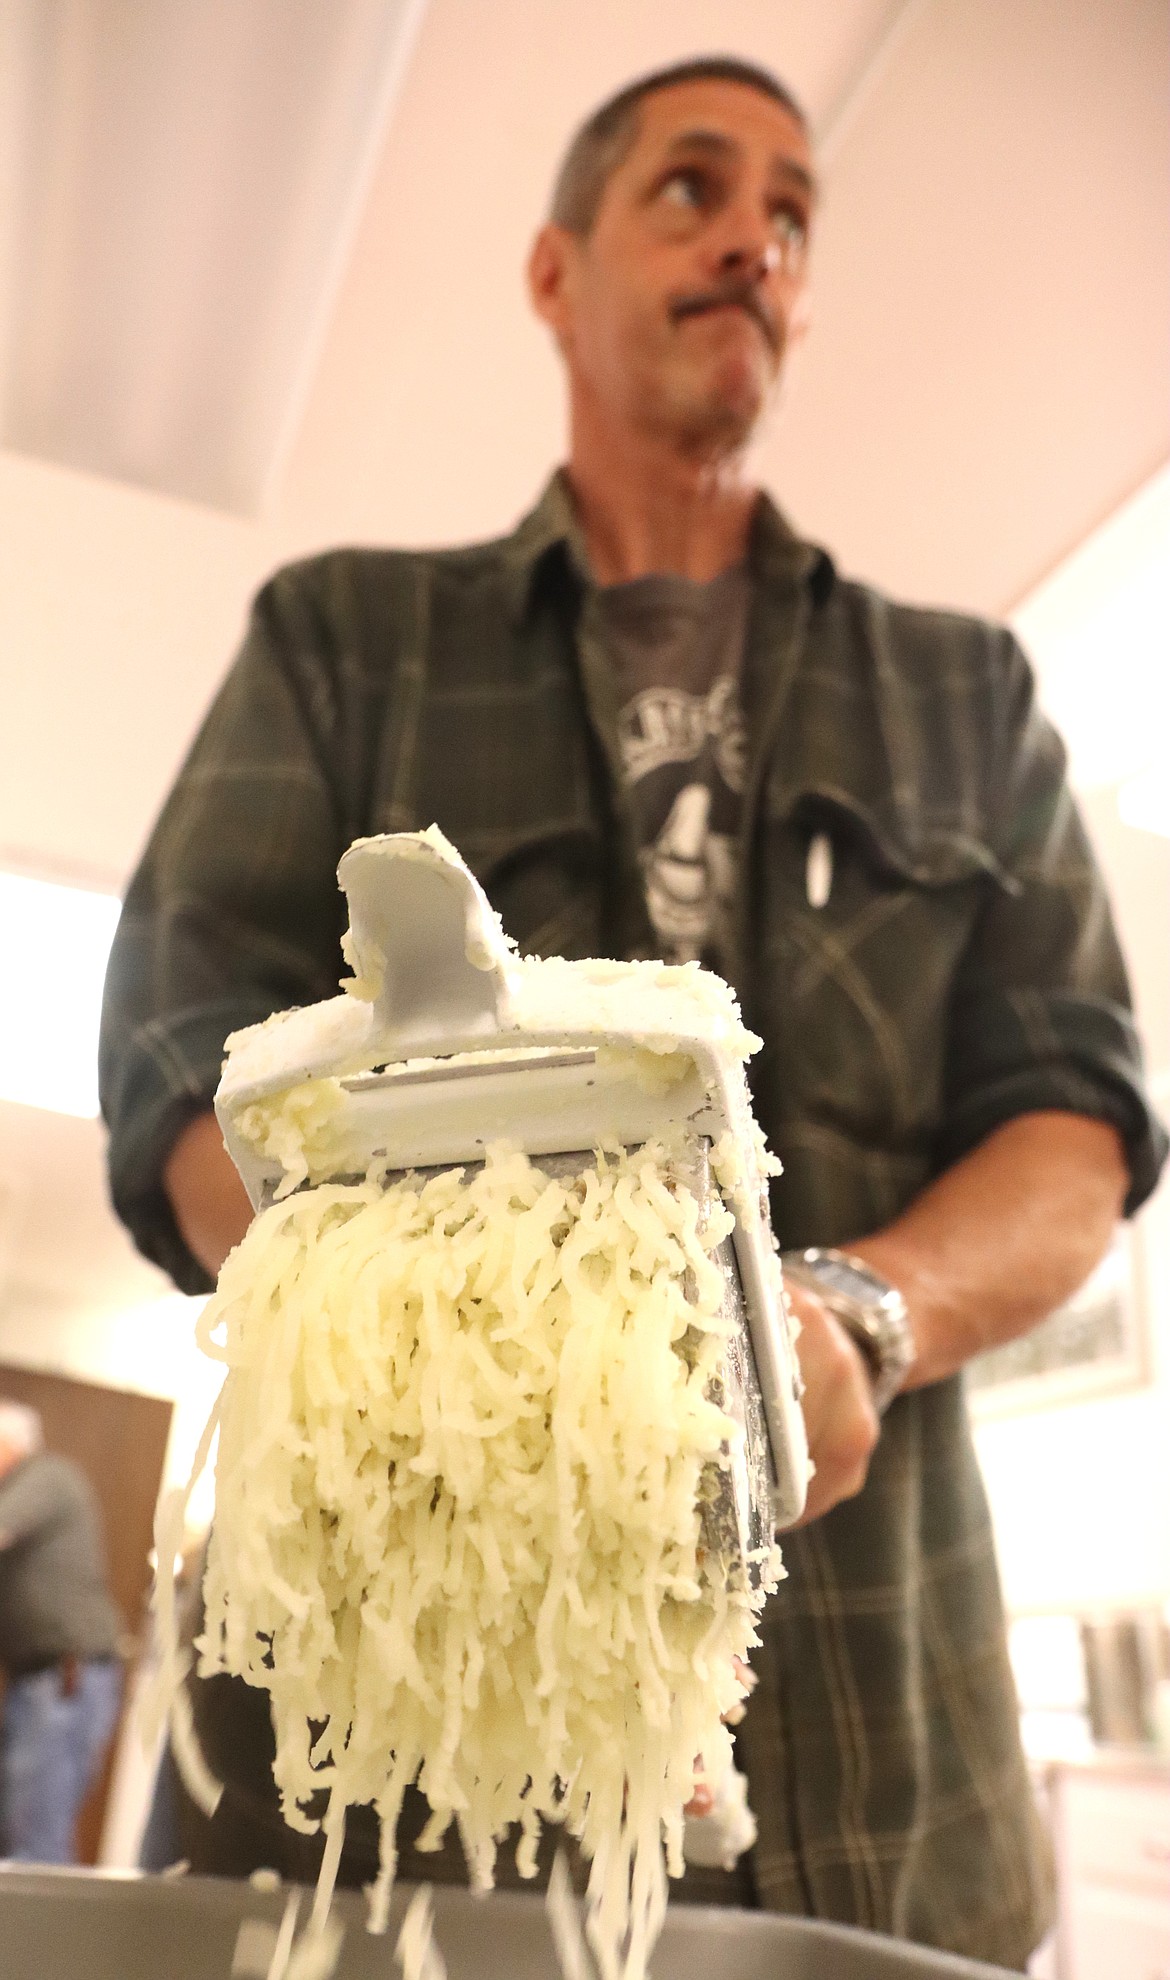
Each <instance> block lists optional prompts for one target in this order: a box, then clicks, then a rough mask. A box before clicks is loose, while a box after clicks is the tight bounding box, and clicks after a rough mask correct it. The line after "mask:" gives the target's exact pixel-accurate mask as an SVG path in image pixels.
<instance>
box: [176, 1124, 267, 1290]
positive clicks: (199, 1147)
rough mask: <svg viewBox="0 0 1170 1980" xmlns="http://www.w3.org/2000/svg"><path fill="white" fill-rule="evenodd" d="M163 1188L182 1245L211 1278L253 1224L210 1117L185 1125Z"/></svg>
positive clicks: (234, 1170) (243, 1191)
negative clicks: (181, 1236) (183, 1243)
mask: <svg viewBox="0 0 1170 1980" xmlns="http://www.w3.org/2000/svg"><path fill="white" fill-rule="evenodd" d="M163 1187H164V1188H165V1190H166V1193H167V1195H168V1197H169V1198H170V1203H171V1208H172V1210H173V1211H174V1213H175V1221H176V1223H177V1224H178V1226H179V1229H180V1231H181V1232H182V1234H183V1239H184V1242H185V1243H186V1245H187V1247H188V1249H189V1250H190V1251H192V1252H193V1253H194V1255H195V1257H196V1258H197V1259H198V1260H199V1263H200V1264H201V1265H202V1266H203V1267H204V1269H205V1270H206V1271H208V1272H210V1274H211V1276H212V1278H213V1279H214V1278H215V1277H216V1276H217V1274H218V1272H219V1268H220V1266H221V1265H222V1264H223V1261H224V1259H225V1258H226V1257H227V1255H228V1252H229V1251H230V1250H231V1249H232V1247H233V1245H237V1244H238V1243H239V1241H240V1239H241V1238H242V1237H243V1235H244V1232H245V1231H246V1230H247V1228H248V1225H249V1224H250V1223H251V1221H252V1206H251V1204H250V1203H249V1201H248V1192H247V1190H246V1189H245V1188H244V1185H243V1183H242V1182H241V1181H240V1176H239V1172H238V1170H237V1168H236V1165H235V1163H234V1162H233V1161H232V1158H231V1156H230V1155H229V1154H228V1152H227V1149H226V1148H225V1147H224V1145H223V1136H222V1134H221V1133H220V1131H219V1122H218V1121H217V1120H216V1118H215V1115H214V1114H212V1113H206V1114H197V1115H196V1116H195V1119H194V1120H193V1121H190V1122H188V1124H187V1126H186V1127H185V1128H184V1129H183V1132H182V1134H181V1135H180V1136H179V1139H178V1140H177V1141H176V1143H175V1145H174V1147H173V1148H172V1149H171V1152H170V1154H169V1156H168V1157H167V1162H166V1167H165V1168H164V1170H163Z"/></svg>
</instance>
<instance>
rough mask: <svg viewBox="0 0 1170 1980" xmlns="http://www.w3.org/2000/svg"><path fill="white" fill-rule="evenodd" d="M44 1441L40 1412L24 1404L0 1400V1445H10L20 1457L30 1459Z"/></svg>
mask: <svg viewBox="0 0 1170 1980" xmlns="http://www.w3.org/2000/svg"><path fill="white" fill-rule="evenodd" d="M44 1441H45V1431H44V1426H43V1424H42V1422H41V1417H40V1411H39V1410H35V1409H29V1408H28V1407H27V1405H26V1404H25V1403H18V1402H10V1401H9V1400H8V1398H7V1397H2V1398H0V1444H11V1446H12V1448H13V1449H14V1450H17V1451H19V1452H20V1454H21V1456H22V1457H32V1456H33V1455H34V1454H35V1453H36V1452H37V1451H39V1450H40V1449H41V1448H42V1447H43V1445H44Z"/></svg>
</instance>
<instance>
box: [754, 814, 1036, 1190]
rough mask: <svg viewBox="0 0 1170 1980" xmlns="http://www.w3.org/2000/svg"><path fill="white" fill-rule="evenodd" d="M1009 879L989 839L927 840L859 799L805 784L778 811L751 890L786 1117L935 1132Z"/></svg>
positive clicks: (773, 1093) (763, 1071)
mask: <svg viewBox="0 0 1170 1980" xmlns="http://www.w3.org/2000/svg"><path fill="white" fill-rule="evenodd" d="M1005 884H1008V885H1010V882H1008V881H1007V880H1006V876H1004V875H1002V873H1001V872H1000V870H999V868H998V865H997V862H996V860H995V858H994V855H993V854H992V852H991V851H990V849H989V848H988V847H987V846H986V845H984V844H983V843H982V842H980V841H979V840H977V839H973V838H969V837H964V836H961V835H959V834H957V833H940V834H938V835H937V836H936V837H934V838H933V839H932V838H931V837H930V836H929V835H925V834H924V835H923V839H922V842H921V844H920V845H919V846H917V847H916V848H915V849H914V851H913V853H911V852H910V851H909V850H908V849H907V848H906V847H905V846H904V845H903V844H901V843H900V842H899V840H898V838H897V837H896V835H895V834H893V833H892V832H891V831H890V830H889V828H888V826H887V825H886V824H885V822H884V821H882V820H881V819H880V818H879V817H878V816H877V815H876V814H875V813H874V812H872V811H870V810H869V809H868V808H867V807H865V806H863V805H860V804H855V803H853V802H852V801H850V802H845V801H842V800H838V799H834V798H831V797H827V796H825V795H824V794H821V793H803V794H801V795H800V796H799V797H797V798H795V799H793V800H790V801H788V802H787V803H783V804H774V805H773V806H772V808H771V810H770V811H766V812H765V817H764V820H763V825H762V832H761V837H760V840H759V841H758V843H757V848H756V860H755V870H754V872H753V875H752V877H751V889H750V891H751V896H752V910H751V911H752V913H753V915H755V916H758V922H759V932H760V941H759V948H758V951H757V953H758V954H759V956H760V961H761V971H760V977H759V979H758V982H757V984H756V986H755V988H756V999H757V1000H758V1017H759V1020H760V1025H759V1028H760V1029H761V1030H762V1031H763V1033H764V1035H765V1037H766V1039H767V1041H768V1044H767V1048H766V1052H765V1054H763V1055H762V1059H761V1063H760V1065H759V1068H758V1072H757V1074H756V1080H755V1083H756V1085H757V1089H758V1090H759V1088H760V1087H761V1086H764V1087H766V1088H767V1098H766V1105H767V1108H768V1111H769V1112H770V1113H772V1114H773V1117H774V1118H788V1119H797V1118H800V1119H805V1120H812V1121H819V1122H821V1123H823V1124H824V1125H825V1126H827V1127H832V1128H834V1129H835V1130H837V1131H838V1132H842V1133H844V1134H846V1135H848V1136H849V1137H850V1138H851V1139H856V1140H859V1141H861V1142H863V1143H865V1144H866V1145H868V1146H871V1147H874V1148H885V1149H889V1150H891V1151H893V1150H902V1151H907V1150H910V1149H912V1148H915V1147H918V1146H924V1145H925V1144H926V1143H927V1142H928V1141H929V1138H930V1136H931V1134H932V1133H933V1131H934V1128H935V1127H936V1125H937V1122H938V1118H939V1114H940V1112H941V1106H942V1096H943V1089H944V1080H945V1069H946V1052H947V1033H948V1021H949V1013H950V1008H951V1002H952V997H953V994H954V988H955V983H956V979H957V977H958V974H959V971H960V969H961V967H962V965H963V962H964V958H965V956H966V955H967V953H968V951H969V946H970V942H971V937H972V934H973V931H974V929H975V926H976V923H977V920H978V916H979V912H980V908H981V906H982V904H983V902H984V900H985V899H986V898H987V895H988V890H989V889H995V888H997V887H999V886H1002V885H1005ZM760 1097H761V1099H764V1097H765V1096H764V1094H763V1093H762V1092H761V1094H760Z"/></svg>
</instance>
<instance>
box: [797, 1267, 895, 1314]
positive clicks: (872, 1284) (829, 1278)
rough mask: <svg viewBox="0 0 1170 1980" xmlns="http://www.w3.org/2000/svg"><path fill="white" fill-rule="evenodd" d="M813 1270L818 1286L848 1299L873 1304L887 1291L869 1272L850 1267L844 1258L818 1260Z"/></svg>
mask: <svg viewBox="0 0 1170 1980" xmlns="http://www.w3.org/2000/svg"><path fill="white" fill-rule="evenodd" d="M813 1269H814V1271H815V1273H816V1278H817V1284H818V1285H821V1286H824V1287H825V1289H826V1291H827V1292H835V1293H843V1294H844V1296H845V1298H846V1299H859V1300H862V1301H864V1302H866V1303H872V1302H873V1301H875V1300H878V1299H880V1298H881V1296H882V1294H883V1293H884V1292H885V1291H886V1290H887V1288H886V1287H885V1286H884V1285H882V1284H881V1283H880V1282H879V1281H878V1280H877V1279H876V1278H871V1277H870V1275H869V1273H868V1272H860V1271H858V1269H857V1266H856V1265H850V1264H849V1263H848V1261H847V1260H846V1259H844V1258H818V1260H817V1262H816V1265H815V1267H814V1268H813Z"/></svg>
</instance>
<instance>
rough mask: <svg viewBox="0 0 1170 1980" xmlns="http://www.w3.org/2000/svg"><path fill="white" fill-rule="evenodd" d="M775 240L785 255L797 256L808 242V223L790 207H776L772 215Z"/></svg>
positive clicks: (801, 214)
mask: <svg viewBox="0 0 1170 1980" xmlns="http://www.w3.org/2000/svg"><path fill="white" fill-rule="evenodd" d="M772 225H773V226H774V227H775V229H776V238H777V240H778V241H779V242H780V244H781V246H782V247H783V248H784V250H785V253H786V254H799V253H800V252H801V251H802V249H803V248H804V247H805V246H806V245H807V242H808V221H807V220H806V219H805V217H804V215H803V213H797V212H796V211H795V210H794V209H793V208H792V207H791V206H781V207H778V208H777V210H776V212H775V213H774V214H773V215H772Z"/></svg>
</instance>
